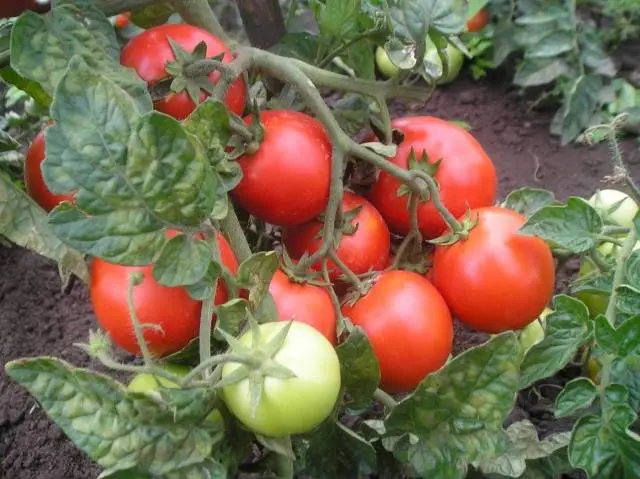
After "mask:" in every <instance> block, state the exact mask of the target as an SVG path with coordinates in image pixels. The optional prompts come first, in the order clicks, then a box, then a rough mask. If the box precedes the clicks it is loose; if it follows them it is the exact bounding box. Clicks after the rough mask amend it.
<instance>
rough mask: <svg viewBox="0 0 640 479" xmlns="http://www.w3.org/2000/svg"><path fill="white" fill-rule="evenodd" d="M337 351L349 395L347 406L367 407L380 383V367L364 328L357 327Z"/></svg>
mask: <svg viewBox="0 0 640 479" xmlns="http://www.w3.org/2000/svg"><path fill="white" fill-rule="evenodd" d="M336 352H337V353H338V358H339V359H340V369H341V372H340V377H341V378H342V386H343V390H344V391H345V392H346V393H347V394H348V395H349V400H348V401H347V403H346V406H347V407H348V408H349V409H351V410H354V411H358V410H364V409H366V408H367V407H368V406H369V404H370V403H371V397H372V396H373V392H374V391H375V390H376V388H377V387H378V384H379V383H380V367H379V366H378V360H377V359H376V356H375V354H374V352H373V348H372V347H371V343H370V342H369V339H368V338H367V336H366V334H365V333H364V331H363V330H362V328H360V327H355V328H354V329H353V330H352V331H351V333H350V334H349V338H348V339H347V340H346V341H345V342H343V343H342V344H340V346H338V348H337V349H336Z"/></svg>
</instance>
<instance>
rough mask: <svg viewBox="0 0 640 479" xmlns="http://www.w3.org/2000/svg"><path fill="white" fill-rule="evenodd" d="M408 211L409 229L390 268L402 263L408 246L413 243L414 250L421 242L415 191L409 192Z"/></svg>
mask: <svg viewBox="0 0 640 479" xmlns="http://www.w3.org/2000/svg"><path fill="white" fill-rule="evenodd" d="M409 213H410V215H411V217H410V219H411V229H410V231H409V234H408V235H407V236H405V238H404V239H403V240H402V243H400V246H399V247H398V251H397V252H396V257H395V258H394V260H393V264H392V266H391V269H398V266H399V265H400V264H402V262H403V261H404V259H405V256H406V255H407V249H408V248H409V246H412V245H413V246H414V250H415V249H416V248H415V247H416V246H419V245H420V243H422V234H421V233H420V226H419V224H418V195H417V194H416V193H409Z"/></svg>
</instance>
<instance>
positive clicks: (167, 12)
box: [131, 2, 175, 29]
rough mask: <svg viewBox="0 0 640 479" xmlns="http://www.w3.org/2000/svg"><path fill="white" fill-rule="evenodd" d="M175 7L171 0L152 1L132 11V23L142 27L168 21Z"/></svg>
mask: <svg viewBox="0 0 640 479" xmlns="http://www.w3.org/2000/svg"><path fill="white" fill-rule="evenodd" d="M174 10H175V8H174V6H173V5H172V4H171V2H161V3H152V4H151V5H147V6H146V7H143V8H139V9H136V10H134V11H133V12H131V23H133V24H134V25H137V26H139V27H140V28H144V29H147V28H151V27H155V26H157V25H162V24H163V23H167V20H168V19H169V17H170V16H171V14H172V13H173V12H174Z"/></svg>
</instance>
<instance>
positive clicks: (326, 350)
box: [222, 321, 341, 437]
mask: <svg viewBox="0 0 640 479" xmlns="http://www.w3.org/2000/svg"><path fill="white" fill-rule="evenodd" d="M287 324H289V323H285V322H282V321H276V322H271V323H264V324H261V325H260V342H259V345H264V344H266V343H267V342H268V341H269V340H270V339H272V338H273V337H274V336H275V335H276V334H278V333H279V332H280V331H281V330H282V328H284V327H285V326H286V325H287ZM239 340H240V343H241V344H243V345H244V346H247V347H250V346H251V344H252V341H253V332H252V331H248V332H247V333H245V334H244V335H242V336H241V337H240V339H239ZM272 359H273V360H274V361H276V362H277V363H280V364H281V365H282V366H285V367H286V368H289V369H290V370H291V371H292V372H293V373H294V374H295V377H293V378H289V379H280V378H277V377H273V376H267V377H266V378H265V379H264V383H263V386H262V395H261V397H260V400H259V403H258V407H257V409H256V414H255V416H254V415H253V414H252V404H251V394H250V386H249V379H244V380H242V381H240V382H237V383H234V384H232V385H230V386H226V387H224V388H223V389H222V398H223V400H224V402H225V403H226V405H227V407H228V408H229V410H230V411H231V413H232V414H233V415H234V416H236V417H237V418H238V419H239V420H240V421H241V422H242V423H243V424H244V425H245V426H246V427H247V428H249V429H251V430H252V431H255V432H257V433H259V434H262V435H264V436H269V437H284V436H288V435H292V434H302V433H305V432H308V431H310V430H311V429H313V428H314V427H315V426H317V425H318V424H320V423H321V422H322V421H324V420H325V419H326V418H327V417H328V416H329V414H331V412H332V411H333V408H334V406H335V404H336V401H337V399H338V395H339V393H340V386H341V380H340V362H339V361H338V355H337V354H336V352H335V350H334V349H333V346H332V345H331V343H330V342H329V341H328V340H327V338H325V337H324V336H323V335H322V334H320V333H319V332H318V331H317V330H316V329H315V328H313V327H311V326H309V325H308V324H305V323H302V322H299V321H292V322H291V329H290V330H289V332H288V333H287V337H286V338H285V340H284V344H283V345H282V347H281V348H280V349H279V350H278V351H277V352H276V353H275V355H274V356H273V357H272ZM240 367H243V366H241V365H240V364H238V363H227V364H225V366H224V367H223V368H222V379H223V380H224V378H226V377H227V376H229V375H230V374H231V373H233V372H234V371H236V370H237V369H238V368H240Z"/></svg>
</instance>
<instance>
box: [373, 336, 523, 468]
mask: <svg viewBox="0 0 640 479" xmlns="http://www.w3.org/2000/svg"><path fill="white" fill-rule="evenodd" d="M518 351H519V346H518V339H517V336H516V335H515V334H514V333H513V332H508V333H503V334H500V335H497V336H494V337H493V338H492V339H491V340H489V341H488V342H487V343H485V344H483V345H481V346H477V347H475V348H472V349H468V350H467V351H465V352H464V353H462V354H460V355H459V356H457V357H456V358H455V359H453V360H452V361H451V362H449V363H448V364H447V365H446V366H444V368H443V369H440V370H439V371H438V372H436V373H433V374H431V375H429V376H427V377H426V378H425V379H424V380H423V381H422V382H421V383H420V384H419V385H418V387H417V388H416V389H415V391H414V392H413V393H412V394H410V395H409V396H407V397H406V398H405V399H403V400H402V401H401V402H400V403H399V404H398V405H397V406H396V407H395V408H394V409H393V410H392V412H391V414H390V415H389V417H388V418H387V420H386V421H385V425H386V429H387V433H386V435H387V437H389V436H399V435H403V434H408V433H411V434H412V435H415V437H416V438H417V441H413V442H412V441H411V440H410V439H409V436H403V438H402V439H401V440H400V441H398V442H397V443H396V445H395V448H394V454H395V455H396V457H398V456H399V455H400V456H401V457H403V456H404V457H406V459H407V460H408V462H410V464H411V465H412V466H413V468H414V469H415V470H416V471H417V473H418V474H419V475H420V476H422V477H447V478H451V479H458V478H459V479H462V478H463V477H465V475H466V472H467V465H468V463H469V462H471V461H484V460H487V459H490V458H493V457H495V456H497V455H500V454H502V453H503V452H504V451H505V450H506V448H507V445H508V438H507V435H506V433H505V432H504V430H503V429H502V424H503V422H504V420H505V418H506V416H507V415H508V414H509V412H510V411H511V409H512V407H513V403H514V401H515V395H516V393H517V387H518Z"/></svg>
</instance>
